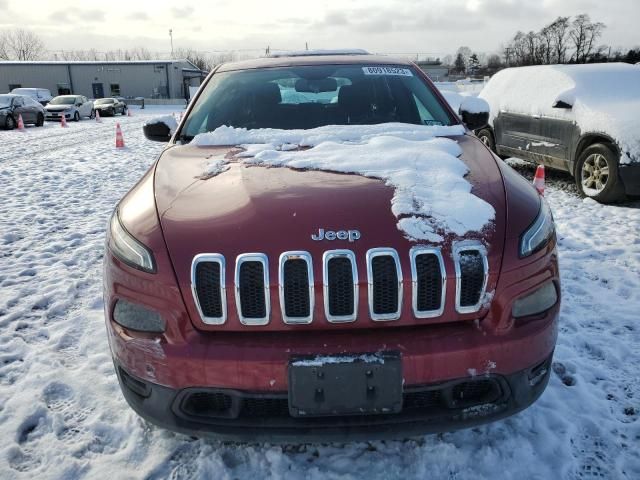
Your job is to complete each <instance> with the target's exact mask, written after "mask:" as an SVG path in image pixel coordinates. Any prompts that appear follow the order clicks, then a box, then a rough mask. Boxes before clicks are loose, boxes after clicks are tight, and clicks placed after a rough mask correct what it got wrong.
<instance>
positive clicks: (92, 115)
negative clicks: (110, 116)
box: [89, 110, 96, 120]
mask: <svg viewBox="0 0 640 480" xmlns="http://www.w3.org/2000/svg"><path fill="white" fill-rule="evenodd" d="M89 118H90V119H91V120H93V119H94V118H96V111H95V110H91V113H90V114H89Z"/></svg>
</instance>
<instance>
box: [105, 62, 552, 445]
mask: <svg viewBox="0 0 640 480" xmlns="http://www.w3.org/2000/svg"><path fill="white" fill-rule="evenodd" d="M484 106H485V104H484V102H483V101H482V100H478V99H471V100H470V101H469V102H468V104H466V105H465V104H464V103H463V105H462V106H461V111H460V112H458V113H459V115H460V116H458V115H457V114H456V112H454V111H452V110H451V108H450V107H449V105H448V104H447V103H446V101H445V100H444V99H443V97H442V96H441V95H440V94H439V92H438V91H437V89H436V88H435V87H434V85H433V84H432V83H431V82H430V80H429V79H428V78H427V77H426V76H425V74H424V73H423V72H422V71H421V70H420V69H419V68H417V67H416V66H415V65H414V64H413V63H411V62H408V61H406V60H402V59H395V58H389V57H383V56H374V55H368V54H361V53H360V52H358V53H351V54H347V53H345V52H336V53H333V54H331V53H330V52H324V53H323V54H322V55H320V54H318V55H313V54H305V55H295V54H292V55H289V56H280V57H270V58H263V59H258V60H252V61H246V62H239V63H232V64H226V65H222V66H220V67H218V68H216V69H215V71H213V72H212V73H211V74H210V75H209V77H208V78H207V80H206V82H205V83H204V84H203V85H202V87H201V88H200V90H199V93H198V95H197V96H196V98H194V99H193V101H192V102H191V104H190V107H189V109H188V111H187V112H186V115H185V116H184V119H183V120H182V121H181V122H180V124H179V125H176V124H175V122H172V121H171V120H172V119H171V118H168V119H167V118H165V119H158V121H155V122H151V123H148V124H147V125H145V126H144V130H145V135H146V136H147V138H149V139H152V140H160V141H165V142H168V144H167V147H166V148H165V149H164V151H163V152H162V154H161V155H160V156H159V158H158V159H157V160H156V161H155V163H154V164H153V166H152V167H151V168H150V169H149V171H148V172H147V173H146V174H145V175H144V177H143V178H142V179H141V180H140V181H139V182H138V184H137V185H136V186H134V187H133V188H132V189H131V190H130V191H129V193H127V194H126V195H125V197H124V198H123V199H122V200H121V201H120V202H119V204H118V206H117V208H116V209H115V211H114V213H113V216H112V218H111V222H110V227H109V229H108V230H109V232H108V236H107V237H108V238H107V251H106V255H105V261H104V297H105V316H106V326H107V333H108V339H109V345H110V348H111V352H112V354H113V360H114V364H115V368H116V371H117V376H118V379H119V382H120V386H121V389H122V392H123V394H124V396H125V398H126V400H127V402H128V403H129V405H130V406H131V407H132V408H133V409H134V410H135V411H136V412H137V413H138V414H139V415H141V416H142V417H143V418H145V419H147V420H148V421H150V422H152V423H155V424H157V425H160V426H162V427H165V428H168V429H171V430H174V431H178V432H183V433H187V434H192V435H213V436H216V437H218V438H223V439H228V440H235V441H270V442H274V441H275V442H288V441H295V442H305V441H312V440H313V441H318V440H323V441H326V440H348V439H371V438H388V437H390V436H405V437H406V436H410V435H416V434H422V433H427V432H440V431H447V430H454V429H458V428H465V427H469V426H473V425H477V424H480V423H483V422H488V421H492V420H496V419H499V418H503V417H505V416H508V415H512V414H514V413H516V412H518V411H520V410H522V409H524V408H526V407H527V406H529V405H530V404H531V403H533V402H534V401H535V400H536V399H537V398H538V396H539V395H540V394H541V393H542V392H543V390H544V388H545V386H546V384H547V381H548V378H549V371H550V363H551V358H552V354H553V351H554V346H555V342H556V337H557V322H558V311H559V306H560V283H559V275H558V263H557V251H556V239H555V228H554V223H553V218H552V215H551V212H550V210H549V207H548V206H547V204H546V202H545V200H544V199H543V198H542V197H540V196H539V195H538V194H537V192H536V191H535V190H534V189H533V188H532V186H531V185H530V184H529V183H528V182H527V181H525V180H524V179H523V178H522V177H520V176H519V175H518V174H517V173H515V172H514V171H513V170H512V169H510V168H509V167H508V166H506V165H505V164H504V163H502V162H500V160H498V159H497V158H496V157H495V156H494V155H493V154H492V153H491V151H490V150H489V149H488V148H487V147H486V146H485V145H484V144H483V143H482V142H481V141H479V140H478V139H477V138H476V137H475V136H474V135H473V133H472V130H473V129H477V128H480V127H482V126H483V125H484V124H486V121H487V118H488V112H487V111H486V108H484ZM398 132H400V133H398ZM403 132H404V133H403ZM427 134H429V135H431V136H432V137H433V138H432V139H430V140H424V139H423V140H424V141H422V142H420V141H419V140H420V139H421V138H423V137H424V135H427ZM400 137H402V138H400ZM436 137H437V138H436ZM283 139H285V140H283ZM305 139H306V140H305ZM323 159H324V160H323ZM322 162H325V163H322ZM331 162H333V163H331ZM420 162H422V163H420ZM394 166H398V169H397V171H396V170H394V168H395V167H394ZM267 167H268V168H267ZM400 167H402V168H400ZM416 178H417V179H418V180H414V179H416ZM443 185H444V187H443ZM408 192H409V193H408ZM406 199H408V200H406ZM405 200H406V201H405ZM479 206H481V207H482V208H480V207H479ZM477 212H484V213H482V214H478V213H477ZM486 212H489V213H490V215H488V216H487V222H486V224H482V222H479V221H478V219H479V217H482V215H485V214H486ZM474 222H475V223H476V224H477V225H476V226H473V227H465V225H472V224H473V223H474ZM478 225H479V226H478Z"/></svg>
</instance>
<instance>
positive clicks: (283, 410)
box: [240, 397, 289, 417]
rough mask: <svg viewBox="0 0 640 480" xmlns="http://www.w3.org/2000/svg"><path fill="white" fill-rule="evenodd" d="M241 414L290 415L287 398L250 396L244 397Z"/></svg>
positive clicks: (248, 415)
mask: <svg viewBox="0 0 640 480" xmlns="http://www.w3.org/2000/svg"><path fill="white" fill-rule="evenodd" d="M240 415H241V416H243V417H288V416H289V402H288V401H287V399H286V398H260V397H248V398H245V399H244V402H243V405H242V410H241V412H240Z"/></svg>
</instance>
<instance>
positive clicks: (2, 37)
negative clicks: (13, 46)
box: [0, 32, 11, 60]
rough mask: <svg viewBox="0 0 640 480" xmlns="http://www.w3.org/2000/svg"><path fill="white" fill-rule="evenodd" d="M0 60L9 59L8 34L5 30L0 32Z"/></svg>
mask: <svg viewBox="0 0 640 480" xmlns="http://www.w3.org/2000/svg"><path fill="white" fill-rule="evenodd" d="M0 60H11V56H10V55H9V41H8V35H7V33H6V32H0Z"/></svg>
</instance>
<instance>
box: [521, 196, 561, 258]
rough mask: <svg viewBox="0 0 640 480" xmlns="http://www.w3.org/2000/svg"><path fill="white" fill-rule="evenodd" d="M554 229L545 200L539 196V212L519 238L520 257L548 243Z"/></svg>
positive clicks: (526, 255) (551, 216)
mask: <svg viewBox="0 0 640 480" xmlns="http://www.w3.org/2000/svg"><path fill="white" fill-rule="evenodd" d="M555 231H556V226H555V224H554V223H553V215H552V214H551V209H550V208H549V204H548V203H547V201H546V200H545V199H544V198H543V197H540V213H538V216H537V217H536V219H535V221H534V222H533V224H531V226H530V227H529V228H528V229H527V230H526V231H525V232H524V233H523V234H522V237H521V238H520V258H523V257H528V256H529V255H531V254H532V253H535V252H537V251H538V250H540V249H542V248H544V247H545V245H547V243H549V240H551V237H553V235H554V233H555Z"/></svg>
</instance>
